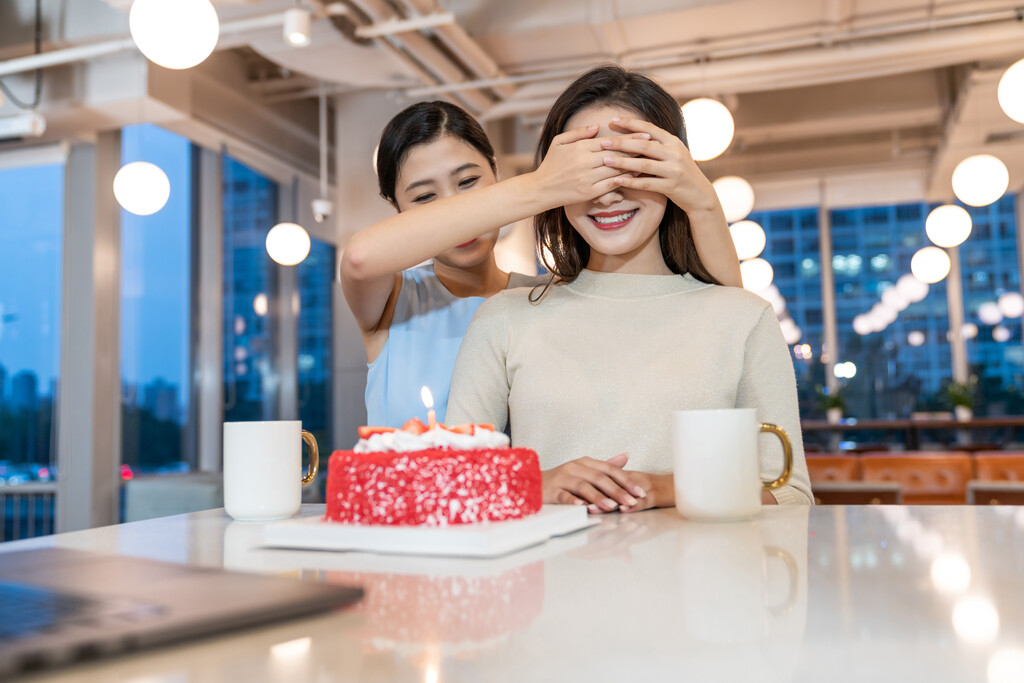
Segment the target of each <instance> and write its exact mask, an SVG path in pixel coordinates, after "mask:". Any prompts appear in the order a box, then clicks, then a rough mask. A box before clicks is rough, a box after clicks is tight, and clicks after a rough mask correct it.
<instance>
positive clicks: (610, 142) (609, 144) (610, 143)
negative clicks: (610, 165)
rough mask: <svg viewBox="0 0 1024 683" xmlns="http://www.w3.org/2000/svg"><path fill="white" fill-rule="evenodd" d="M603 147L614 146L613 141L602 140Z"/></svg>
mask: <svg viewBox="0 0 1024 683" xmlns="http://www.w3.org/2000/svg"><path fill="white" fill-rule="evenodd" d="M601 146H602V147H611V146H612V141H611V140H601Z"/></svg>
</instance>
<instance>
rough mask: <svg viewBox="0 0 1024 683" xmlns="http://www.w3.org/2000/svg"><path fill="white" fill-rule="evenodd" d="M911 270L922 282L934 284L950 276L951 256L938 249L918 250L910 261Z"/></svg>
mask: <svg viewBox="0 0 1024 683" xmlns="http://www.w3.org/2000/svg"><path fill="white" fill-rule="evenodd" d="M910 270H911V272H913V273H914V277H916V278H917V279H918V280H920V281H921V282H927V283H928V284H934V283H936V282H939V281H940V280H942V279H943V278H945V277H946V276H947V275H949V255H948V254H947V253H946V252H945V251H943V250H942V249H939V248H938V247H924V248H922V249H918V250H917V253H916V254H914V256H913V258H911V259H910Z"/></svg>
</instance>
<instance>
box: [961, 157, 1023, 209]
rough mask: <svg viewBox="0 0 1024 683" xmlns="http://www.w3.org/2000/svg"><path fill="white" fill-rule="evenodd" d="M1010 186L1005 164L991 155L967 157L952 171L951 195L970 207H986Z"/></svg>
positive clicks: (1008, 173)
mask: <svg viewBox="0 0 1024 683" xmlns="http://www.w3.org/2000/svg"><path fill="white" fill-rule="evenodd" d="M1009 185H1010V172H1009V171H1007V170H1006V164H1004V163H1003V162H1002V161H1000V160H999V159H997V158H996V157H994V156H992V155H991V154H975V155H974V156H969V157H967V158H966V159H964V160H963V161H961V162H960V163H959V164H957V165H956V168H955V169H953V193H954V194H955V195H956V197H957V199H959V200H960V201H962V202H963V203H964V204H970V205H971V206H988V205H989V204H991V203H992V202H994V201H995V200H997V199H999V198H1000V197H1002V196H1003V193H1004V192H1006V188H1007V187H1009Z"/></svg>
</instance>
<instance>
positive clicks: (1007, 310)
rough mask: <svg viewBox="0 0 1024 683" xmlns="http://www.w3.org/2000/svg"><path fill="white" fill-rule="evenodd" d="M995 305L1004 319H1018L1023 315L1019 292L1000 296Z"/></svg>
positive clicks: (1022, 303) (1022, 299)
mask: <svg viewBox="0 0 1024 683" xmlns="http://www.w3.org/2000/svg"><path fill="white" fill-rule="evenodd" d="M996 305H998V306H999V312H1000V313H1002V314H1003V317H1004V318H1019V317H1020V316H1021V314H1024V297H1021V295H1020V293H1019V292H1006V293H1005V294H1000V295H999V299H998V300H997V304H996Z"/></svg>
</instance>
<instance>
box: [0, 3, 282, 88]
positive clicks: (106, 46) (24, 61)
mask: <svg viewBox="0 0 1024 683" xmlns="http://www.w3.org/2000/svg"><path fill="white" fill-rule="evenodd" d="M283 24H284V13H283V12H278V13H275V14H266V15H263V16H259V17H251V18H248V19H239V20H237V21H229V22H225V23H223V24H221V25H220V33H221V36H222V37H224V36H232V35H235V34H239V33H247V32H249V31H257V30H261V29H265V28H275V27H279V26H282V25H283ZM217 47H219V48H221V49H223V48H224V47H225V46H224V45H222V44H221V41H218V43H217ZM135 49H136V47H135V41H134V40H132V39H131V38H130V37H129V38H115V39H113V40H105V41H103V42H99V43H91V44H88V45H76V46H74V47H68V48H64V49H61V50H50V51H49V52H42V53H40V54H37V55H29V56H27V57H16V58H14V59H8V60H6V61H3V62H0V77H3V76H10V75H12V74H19V73H25V72H27V71H35V70H36V69H47V68H50V67H54V66H63V65H65V64H73V63H75V62H81V61H84V60H87V59H95V58H97V57H106V56H108V55H113V54H117V53H120V52H129V51H131V50H135Z"/></svg>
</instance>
